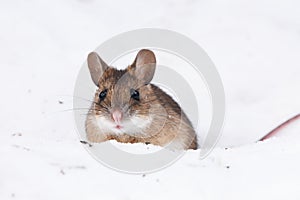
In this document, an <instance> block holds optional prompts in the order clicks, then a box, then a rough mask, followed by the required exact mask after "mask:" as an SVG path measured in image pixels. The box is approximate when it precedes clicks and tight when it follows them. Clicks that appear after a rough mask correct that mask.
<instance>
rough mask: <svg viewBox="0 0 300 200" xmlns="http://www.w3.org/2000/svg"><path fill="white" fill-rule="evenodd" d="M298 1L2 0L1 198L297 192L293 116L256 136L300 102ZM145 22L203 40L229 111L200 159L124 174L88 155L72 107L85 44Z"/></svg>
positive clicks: (285, 195)
mask: <svg viewBox="0 0 300 200" xmlns="http://www.w3.org/2000/svg"><path fill="white" fill-rule="evenodd" d="M299 6H300V3H299V2H297V1H293V0H287V1H271V0H260V1H258V0H253V1H251V2H250V1H238V0H233V1H230V2H224V1H221V0H213V1H195V0H183V1H178V2H175V1H171V0H167V1H158V0H153V1H151V2H147V3H145V2H142V1H133V0H128V1H95V0H77V1H75V0H72V1H71V0H67V1H58V0H54V1H37V0H32V1H21V0H17V1H1V3H0V23H1V31H0V43H1V46H0V53H1V59H0V65H1V68H0V69H1V73H0V76H1V77H0V81H1V84H0V89H1V94H2V95H1V97H2V98H1V104H0V109H1V112H0V119H1V121H2V123H1V127H0V131H1V134H0V144H1V145H0V163H1V166H0V199H3V200H5V199H22V200H26V199H30V200H33V199H83V198H86V199H132V200H135V199H183V198H186V199H188V198H189V197H190V198H193V199H299V198H300V192H299V187H300V172H299V169H300V157H299V153H300V146H299V139H300V134H299V130H300V124H299V122H295V124H293V125H291V126H289V127H288V128H286V129H285V130H283V131H285V133H286V134H282V137H278V138H273V139H270V140H267V141H264V142H258V143H255V141H256V140H257V139H259V138H261V137H262V136H264V135H265V134H266V133H267V132H269V131H270V130H272V129H273V128H274V127H276V126H277V125H278V124H280V123H281V122H283V121H285V120H287V119H288V118H290V117H293V116H294V115H296V114H298V113H299V112H300V104H299V102H300V95H299V85H300V79H299V74H300V67H299V64H300V63H299V53H300V45H299V43H300V38H299V31H300V30H299V21H300V14H299V12H298V10H299ZM143 27H157V28H167V29H171V30H174V31H178V32H180V33H182V34H185V35H187V36H188V37H190V38H191V39H193V40H194V41H196V42H198V43H199V44H200V45H201V46H202V47H203V48H204V49H205V50H206V52H207V53H208V55H209V56H210V57H211V59H212V60H213V61H214V63H215V65H216V67H217V68H218V70H219V73H220V75H221V77H222V79H223V82H224V87H225V92H226V98H227V109H226V110H227V113H226V122H225V126H224V131H223V134H222V138H221V140H220V141H219V144H218V146H217V147H216V149H215V150H214V151H213V152H212V153H211V154H210V155H209V156H208V157H207V158H206V159H204V160H200V159H199V150H197V151H188V152H187V153H186V154H185V155H184V156H183V157H182V158H181V159H180V160H179V161H177V162H176V163H175V164H173V165H171V166H170V167H168V168H166V169H164V170H162V171H159V172H155V173H152V174H145V175H130V174H124V173H119V172H116V171H114V170H111V169H109V168H107V167H105V166H103V165H101V164H100V163H99V162H97V161H96V160H95V159H94V158H93V157H92V156H90V155H89V153H88V152H87V151H86V150H85V148H84V145H83V144H81V143H80V142H79V140H80V139H79V137H78V135H77V133H76V130H75V125H74V120H73V115H72V111H70V109H72V102H73V97H72V95H73V89H74V83H75V80H76V76H77V73H78V72H79V69H80V67H81V64H82V63H83V62H84V60H85V59H86V56H87V54H88V52H90V51H92V50H93V49H95V48H96V47H97V46H98V45H99V44H100V43H101V42H103V41H105V40H106V39H109V38H110V37H111V36H113V35H116V34H118V33H121V32H124V31H128V30H132V29H136V28H143ZM59 101H61V102H59ZM203 128H205V127H203ZM121 146H122V147H120V148H125V149H126V148H129V149H130V151H132V150H134V149H137V151H139V150H140V149H143V150H146V151H147V148H146V149H145V146H144V145H141V144H140V145H139V144H136V145H133V146H126V145H125V146H124V145H121ZM131 147H132V148H131ZM225 147H229V148H228V149H225ZM150 150H153V149H151V148H150Z"/></svg>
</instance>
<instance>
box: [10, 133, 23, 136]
mask: <svg viewBox="0 0 300 200" xmlns="http://www.w3.org/2000/svg"><path fill="white" fill-rule="evenodd" d="M12 136H22V133H13V134H12Z"/></svg>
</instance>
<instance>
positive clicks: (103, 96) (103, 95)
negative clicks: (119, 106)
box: [99, 89, 107, 101]
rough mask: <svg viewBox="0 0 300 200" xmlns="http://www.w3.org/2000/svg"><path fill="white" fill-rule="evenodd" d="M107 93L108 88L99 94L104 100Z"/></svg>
mask: <svg viewBox="0 0 300 200" xmlns="http://www.w3.org/2000/svg"><path fill="white" fill-rule="evenodd" d="M106 94H107V89H105V90H103V91H102V92H100V94H99V99H100V100H101V101H102V100H104V99H105V97H106Z"/></svg>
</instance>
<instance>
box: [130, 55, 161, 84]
mask: <svg viewBox="0 0 300 200" xmlns="http://www.w3.org/2000/svg"><path fill="white" fill-rule="evenodd" d="M155 67H156V59H155V55H154V53H153V52H152V51H150V50H148V49H142V50H140V51H139V52H138V54H137V56H136V58H135V60H134V62H133V64H132V65H131V66H130V69H129V70H133V72H134V75H135V76H136V77H137V78H138V79H139V80H141V81H143V83H144V84H148V83H150V81H151V80H152V78H153V76H154V72H155Z"/></svg>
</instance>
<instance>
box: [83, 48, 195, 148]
mask: <svg viewBox="0 0 300 200" xmlns="http://www.w3.org/2000/svg"><path fill="white" fill-rule="evenodd" d="M87 64H88V68H89V72H90V76H91V79H92V81H93V83H94V84H95V86H96V87H97V88H96V92H95V95H94V97H93V98H94V99H93V101H92V103H91V106H90V108H89V110H88V113H87V117H86V121H85V130H86V138H87V140H88V141H89V142H92V143H102V142H105V141H108V140H116V141H117V142H121V143H144V144H152V145H157V146H161V147H166V148H170V149H179V150H187V149H197V148H199V147H198V142H197V134H196V131H195V129H194V128H193V126H192V123H191V121H190V120H189V118H188V117H187V115H186V114H185V112H184V111H183V109H182V108H181V107H180V105H179V104H178V103H177V102H176V101H175V100H174V99H173V98H172V97H171V96H170V95H168V94H167V93H166V92H165V91H163V90H162V89H161V88H159V87H158V86H157V85H155V84H153V83H151V81H152V79H153V77H154V74H155V69H156V67H157V64H156V56H155V54H154V52H153V51H151V50H149V49H141V50H140V51H139V52H138V53H137V55H136V57H135V59H134V61H133V63H132V64H131V65H129V66H127V68H126V69H117V68H115V67H112V66H109V65H107V64H106V63H105V61H104V60H102V58H101V57H100V56H99V55H98V54H97V53H96V52H91V53H89V54H88V57H87ZM174 81H175V80H174Z"/></svg>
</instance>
